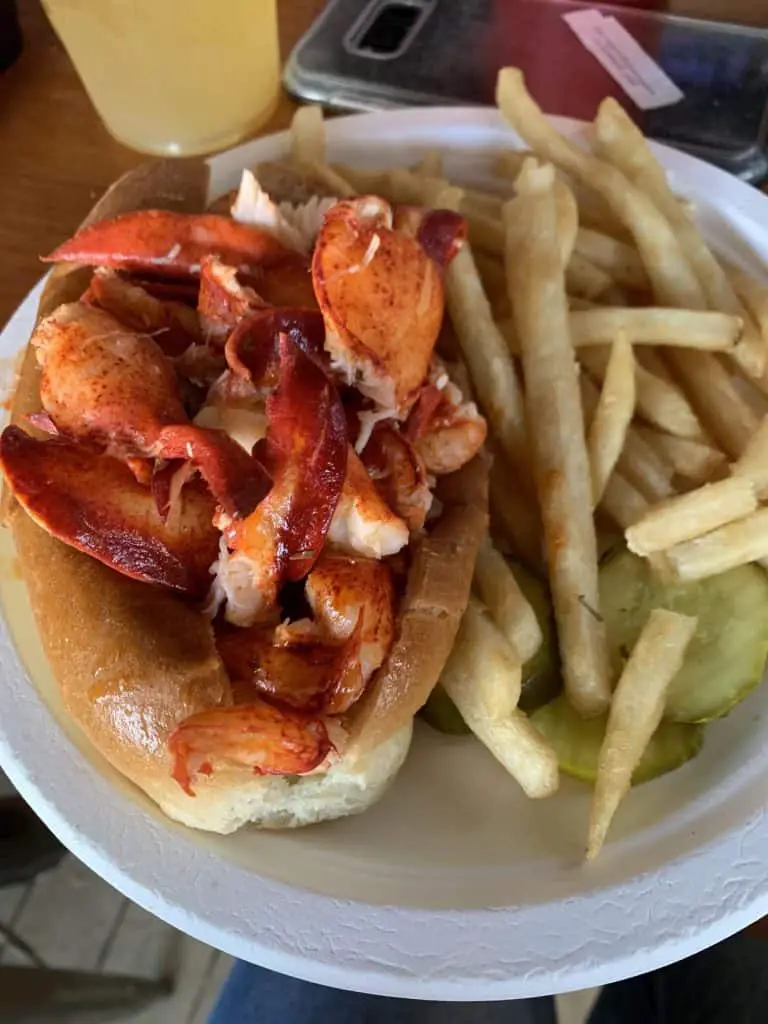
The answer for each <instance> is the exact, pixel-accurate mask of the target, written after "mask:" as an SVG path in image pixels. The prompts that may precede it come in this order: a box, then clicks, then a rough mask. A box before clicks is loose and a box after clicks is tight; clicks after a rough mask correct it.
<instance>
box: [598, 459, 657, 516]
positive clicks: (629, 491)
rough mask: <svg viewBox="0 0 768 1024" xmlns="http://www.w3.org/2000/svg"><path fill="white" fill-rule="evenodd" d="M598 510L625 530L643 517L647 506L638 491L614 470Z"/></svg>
mask: <svg viewBox="0 0 768 1024" xmlns="http://www.w3.org/2000/svg"><path fill="white" fill-rule="evenodd" d="M600 508H601V509H602V511H603V512H605V514H606V515H608V516H610V518H611V519H612V520H613V521H614V523H616V525H617V526H620V527H621V528H622V530H626V529H627V527H628V526H631V525H632V524H633V523H636V522H637V520H638V519H640V518H641V517H642V516H644V515H645V513H646V512H647V511H648V508H649V505H648V502H647V500H646V499H645V498H644V497H643V495H642V494H641V493H640V491H638V489H637V488H636V487H635V486H634V485H633V484H631V483H630V482H629V480H627V479H626V478H625V477H623V476H622V475H621V473H619V472H617V471H616V470H614V472H613V473H611V475H610V477H609V479H608V483H607V484H606V485H605V490H604V491H603V499H602V501H601V502H600Z"/></svg>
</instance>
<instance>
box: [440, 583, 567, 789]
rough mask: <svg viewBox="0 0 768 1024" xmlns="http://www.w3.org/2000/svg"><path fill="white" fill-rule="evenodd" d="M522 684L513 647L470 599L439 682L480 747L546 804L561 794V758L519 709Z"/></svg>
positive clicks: (474, 601) (483, 610) (477, 602)
mask: <svg viewBox="0 0 768 1024" xmlns="http://www.w3.org/2000/svg"><path fill="white" fill-rule="evenodd" d="M520 681H521V664H520V659H519V658H518V657H517V654H516V652H515V650H514V648H513V647H512V646H511V645H510V644H509V643H508V642H507V641H506V640H505V639H504V636H503V635H502V633H501V632H500V631H499V630H498V629H497V628H496V626H494V624H493V622H492V621H491V619H490V616H489V615H488V612H487V611H486V609H485V608H483V606H482V605H481V604H480V602H479V601H477V599H476V598H473V597H471V598H470V600H469V604H468V605H467V610H466V612H465V613H464V617H463V619H462V621H461V625H460V626H459V632H458V635H457V637H456V642H455V643H454V645H453V650H452V651H451V655H450V657H449V658H448V661H447V663H446V665H445V668H444V669H443V674H442V676H441V678H440V682H441V683H442V686H443V688H444V689H445V691H446V693H447V694H448V696H449V697H450V698H451V700H452V701H453V702H454V704H455V705H456V707H457V708H458V710H459V713H460V714H461V717H462V718H463V719H464V721H465V722H466V724H467V725H468V726H469V728H470V729H471V730H472V732H473V733H474V734H475V736H477V738H478V739H479V740H480V742H481V743H482V744H483V745H484V746H486V747H487V748H488V750H489V751H490V752H491V753H492V754H493V756H494V757H495V758H496V759H497V760H498V761H500V762H501V764H502V765H503V766H504V767H505V768H506V770H507V771H508V772H509V773H510V775H512V776H513V778H515V779H516V780H517V782H518V783H519V784H520V786H521V787H522V789H523V791H524V792H525V793H526V795H527V796H529V797H531V798H533V799H541V798H542V797H547V796H551V795H552V794H553V793H555V792H556V791H557V787H558V785H559V781H560V773H559V769H558V764H557V755H556V754H555V752H554V750H553V749H552V747H551V746H550V745H549V744H548V743H547V741H546V740H545V739H544V737H543V736H542V735H541V733H540V732H539V731H538V729H537V728H536V727H535V726H534V725H533V724H532V723H531V722H529V720H528V718H527V717H526V716H525V715H524V714H523V712H522V711H519V710H517V708H516V707H515V705H516V703H517V699H519V690H520ZM515 693H517V697H515V698H514V703H512V698H513V697H514V695H515Z"/></svg>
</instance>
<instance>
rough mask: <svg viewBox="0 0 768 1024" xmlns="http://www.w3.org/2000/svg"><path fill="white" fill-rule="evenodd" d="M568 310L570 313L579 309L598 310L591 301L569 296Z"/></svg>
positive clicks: (578, 296)
mask: <svg viewBox="0 0 768 1024" xmlns="http://www.w3.org/2000/svg"><path fill="white" fill-rule="evenodd" d="M568 308H569V309H570V310H572V311H576V310H581V309H599V308H600V307H599V306H597V305H596V304H595V303H594V302H593V301H592V300H591V299H585V298H582V296H581V295H569V296H568Z"/></svg>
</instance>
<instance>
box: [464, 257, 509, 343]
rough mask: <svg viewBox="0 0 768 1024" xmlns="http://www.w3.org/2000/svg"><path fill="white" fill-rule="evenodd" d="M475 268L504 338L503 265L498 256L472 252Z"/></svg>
mask: <svg viewBox="0 0 768 1024" xmlns="http://www.w3.org/2000/svg"><path fill="white" fill-rule="evenodd" d="M472 255H473V257H474V259H475V266H476V267H477V272H478V274H479V275H480V280H481V281H482V282H483V288H484V290H485V294H486V296H487V298H488V301H489V302H490V304H491V309H492V310H493V316H494V319H495V320H496V321H497V323H498V326H499V330H501V333H502V334H504V336H505V337H506V333H505V329H503V328H502V326H501V325H502V323H505V322H506V321H509V319H510V317H509V297H508V295H507V276H506V274H505V272H504V263H503V261H502V260H501V259H500V258H499V257H498V256H490V255H489V254H488V253H486V252H474V251H473V252H472ZM510 351H512V349H510Z"/></svg>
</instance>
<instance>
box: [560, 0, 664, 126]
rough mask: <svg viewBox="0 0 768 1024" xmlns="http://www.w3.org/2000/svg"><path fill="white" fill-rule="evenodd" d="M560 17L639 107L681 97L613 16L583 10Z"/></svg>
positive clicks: (660, 104)
mask: <svg viewBox="0 0 768 1024" xmlns="http://www.w3.org/2000/svg"><path fill="white" fill-rule="evenodd" d="M563 20H564V21H565V22H566V23H567V25H568V27H569V28H570V29H571V31H572V32H573V33H574V35H576V37H577V38H578V39H579V41H580V42H581V44H582V45H583V46H584V47H585V48H586V49H587V50H589V52H590V53H591V54H592V56H593V57H594V58H595V60H597V61H598V62H599V63H600V64H601V65H602V66H603V68H605V70H606V71H607V72H608V74H609V75H610V76H611V77H612V78H613V79H614V81H616V82H617V83H618V84H619V85H620V86H621V88H622V89H623V90H624V92H625V93H626V94H627V96H629V98H630V99H631V100H632V101H633V103H635V104H636V105H637V106H638V107H639V108H640V109H641V110H657V109H658V108H659V107H669V106H671V105H672V104H673V103H679V101H680V100H681V99H682V98H683V94H682V92H681V91H680V90H679V89H678V87H677V86H676V85H675V83H674V82H673V81H672V79H671V78H670V77H669V75H667V74H666V73H665V72H664V71H662V69H661V68H660V67H659V65H658V64H657V63H656V61H655V60H653V59H652V58H651V57H649V56H648V54H647V53H646V52H645V50H644V49H643V48H642V47H641V46H640V44H639V43H638V42H637V41H636V40H635V39H633V38H632V36H631V35H630V34H629V32H627V30H626V29H625V28H624V26H623V25H621V24H619V22H618V21H617V20H616V19H615V18H611V17H604V16H603V15H602V14H601V13H600V11H595V10H586V11H573V12H572V13H571V14H564V15H563Z"/></svg>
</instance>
